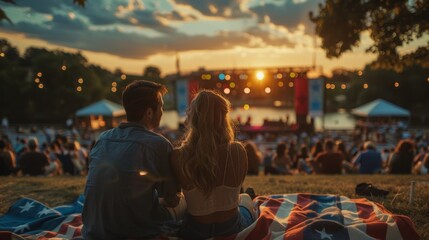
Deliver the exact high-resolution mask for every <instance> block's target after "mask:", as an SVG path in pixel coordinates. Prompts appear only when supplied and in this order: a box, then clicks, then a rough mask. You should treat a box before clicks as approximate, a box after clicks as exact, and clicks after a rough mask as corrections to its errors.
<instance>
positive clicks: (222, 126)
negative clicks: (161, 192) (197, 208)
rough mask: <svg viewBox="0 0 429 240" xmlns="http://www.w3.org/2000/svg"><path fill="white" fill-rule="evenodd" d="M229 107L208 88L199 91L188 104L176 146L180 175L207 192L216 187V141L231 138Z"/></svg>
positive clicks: (224, 99)
mask: <svg viewBox="0 0 429 240" xmlns="http://www.w3.org/2000/svg"><path fill="white" fill-rule="evenodd" d="M230 109H231V104H230V102H229V101H228V100H227V99H226V98H224V97H223V96H222V95H220V94H219V93H217V92H215V91H211V90H201V91H200V92H198V93H197V95H196V96H195V98H194V100H193V101H192V102H191V104H190V106H189V108H188V112H187V119H186V125H187V126H186V127H187V131H186V133H185V135H184V139H183V141H182V142H181V144H180V147H179V152H180V154H179V161H180V164H181V166H182V167H181V173H182V174H181V175H182V176H184V177H185V178H186V179H187V180H188V182H191V183H192V184H193V186H195V188H197V189H198V190H200V191H202V192H204V194H206V195H210V193H211V192H212V190H213V189H214V188H215V187H216V182H217V177H218V176H217V174H216V173H217V171H218V167H219V166H218V149H219V145H220V144H223V143H228V144H229V143H231V142H232V141H234V130H233V127H232V122H231V120H230V117H229V112H230Z"/></svg>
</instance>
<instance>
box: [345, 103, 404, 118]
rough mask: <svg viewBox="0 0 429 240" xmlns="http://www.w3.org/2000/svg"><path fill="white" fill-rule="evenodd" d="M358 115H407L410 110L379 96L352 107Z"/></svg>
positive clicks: (353, 111)
mask: <svg viewBox="0 0 429 240" xmlns="http://www.w3.org/2000/svg"><path fill="white" fill-rule="evenodd" d="M352 113H353V114H354V115H356V116H360V117H409V116H410V111H408V110H406V109H404V108H401V107H399V106H397V105H395V104H393V103H390V102H388V101H386V100H383V99H381V98H379V99H377V100H374V101H372V102H369V103H367V104H364V105H362V106H360V107H357V108H354V109H352Z"/></svg>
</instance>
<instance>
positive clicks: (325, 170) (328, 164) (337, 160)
mask: <svg viewBox="0 0 429 240" xmlns="http://www.w3.org/2000/svg"><path fill="white" fill-rule="evenodd" d="M324 149H325V150H324V151H323V152H321V153H319V154H318V155H317V157H316V158H315V159H314V163H315V165H313V169H314V170H315V171H316V173H318V174H341V173H342V169H343V159H344V156H343V154H342V153H340V152H338V151H336V150H335V143H334V141H333V140H332V139H327V140H325V146H324Z"/></svg>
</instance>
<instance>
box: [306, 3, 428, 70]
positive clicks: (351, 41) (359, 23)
mask: <svg viewBox="0 0 429 240" xmlns="http://www.w3.org/2000/svg"><path fill="white" fill-rule="evenodd" d="M427 16H429V1H426V0H413V1H409V0H387V1H378V0H359V1H356V0H326V3H325V4H320V5H319V10H318V14H317V16H316V15H314V14H313V13H312V12H310V19H311V20H312V21H313V22H314V23H315V24H316V33H317V35H319V37H321V38H322V48H323V49H324V50H325V51H326V56H327V57H328V58H334V57H336V58H338V57H340V56H341V55H342V54H343V53H344V52H347V51H350V50H352V48H354V47H356V46H358V45H359V44H360V41H361V34H362V32H365V31H368V32H369V34H370V37H371V39H372V40H373V44H372V45H371V46H370V47H369V48H368V49H367V51H368V52H371V53H376V54H377V55H378V59H377V60H376V61H375V62H374V63H373V64H372V66H374V67H377V68H392V69H395V70H398V71H402V70H403V68H404V66H411V65H413V64H420V65H422V66H429V42H427V44H426V46H422V47H419V48H418V49H416V50H415V51H413V52H411V53H406V54H403V55H401V54H400V53H399V51H398V48H399V47H402V46H404V45H405V44H408V43H410V42H412V41H414V40H416V39H420V38H422V37H423V36H424V35H427V34H428V33H429V18H428V17H427Z"/></svg>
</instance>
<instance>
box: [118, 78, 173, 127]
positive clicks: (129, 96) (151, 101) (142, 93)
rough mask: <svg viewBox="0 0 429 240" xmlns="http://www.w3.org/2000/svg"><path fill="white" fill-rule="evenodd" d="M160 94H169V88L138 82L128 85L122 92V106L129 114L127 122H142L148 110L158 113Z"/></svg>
mask: <svg viewBox="0 0 429 240" xmlns="http://www.w3.org/2000/svg"><path fill="white" fill-rule="evenodd" d="M158 93H161V94H162V95H164V94H166V93H167V88H166V87H165V86H164V85H161V84H159V83H155V82H150V81H145V80H136V81H134V82H132V83H130V84H128V85H127V86H126V87H125V89H124V91H123V92H122V105H124V108H125V112H126V113H127V120H128V121H131V122H135V121H140V120H141V119H142V118H143V115H144V113H145V112H146V110H147V109H148V108H151V109H152V110H153V111H156V108H157V106H158V104H160V101H161V100H160V99H159V98H158Z"/></svg>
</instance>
